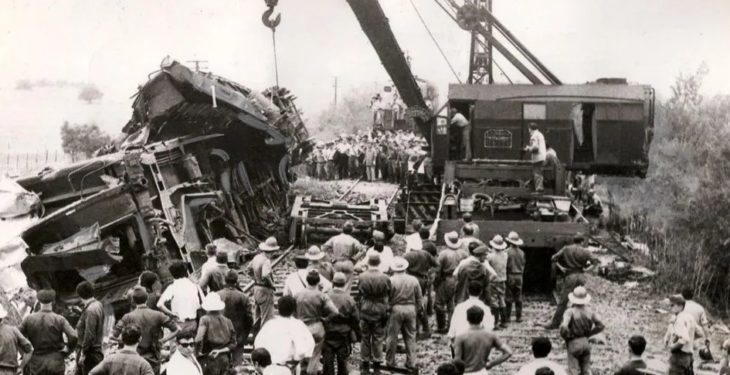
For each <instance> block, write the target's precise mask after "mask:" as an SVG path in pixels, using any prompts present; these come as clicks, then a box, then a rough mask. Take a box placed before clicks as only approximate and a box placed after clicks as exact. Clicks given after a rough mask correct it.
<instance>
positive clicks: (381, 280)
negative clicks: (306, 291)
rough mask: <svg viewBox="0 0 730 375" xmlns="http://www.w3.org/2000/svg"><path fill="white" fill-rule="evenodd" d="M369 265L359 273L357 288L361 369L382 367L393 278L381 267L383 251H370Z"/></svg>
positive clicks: (366, 370)
mask: <svg viewBox="0 0 730 375" xmlns="http://www.w3.org/2000/svg"><path fill="white" fill-rule="evenodd" d="M367 261H368V268H367V270H366V271H365V272H363V273H361V274H360V283H359V284H358V291H359V295H360V330H361V332H362V344H361V345H360V353H361V354H362V368H361V372H363V373H367V372H369V371H370V364H371V363H372V364H373V370H374V371H376V372H379V371H380V364H381V362H382V360H383V351H382V350H383V338H384V337H385V326H386V323H387V321H388V310H389V307H390V306H389V304H388V297H389V296H390V290H391V284H390V279H389V278H388V276H386V275H385V274H384V273H383V272H382V271H381V270H380V254H379V253H377V252H375V253H372V254H369V255H367Z"/></svg>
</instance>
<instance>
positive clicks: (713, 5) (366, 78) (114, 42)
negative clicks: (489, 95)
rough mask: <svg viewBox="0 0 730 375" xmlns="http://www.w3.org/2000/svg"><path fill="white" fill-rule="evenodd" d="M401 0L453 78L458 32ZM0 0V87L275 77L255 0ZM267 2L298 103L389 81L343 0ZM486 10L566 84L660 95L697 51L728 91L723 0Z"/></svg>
mask: <svg viewBox="0 0 730 375" xmlns="http://www.w3.org/2000/svg"><path fill="white" fill-rule="evenodd" d="M413 1H414V2H415V4H416V6H417V7H418V8H419V10H420V11H421V13H422V14H423V16H424V18H425V19H426V22H427V23H428V25H429V27H430V28H431V29H432V31H433V32H434V33H435V35H436V38H437V39H438V41H439V42H440V43H441V45H442V47H443V48H444V50H445V51H446V53H447V54H448V55H449V56H450V59H451V61H452V63H453V64H454V65H455V66H456V69H457V71H458V72H459V73H460V75H461V78H462V79H463V78H464V77H465V75H466V70H467V66H468V65H467V64H468V61H467V57H468V41H469V39H468V34H467V33H466V32H465V31H463V30H461V29H459V28H458V26H457V25H456V24H454V23H453V21H451V20H450V19H449V18H447V17H446V15H445V14H443V12H442V11H441V10H440V9H439V8H438V7H437V6H436V5H435V3H434V2H433V1H432V0H413ZM0 3H2V12H1V13H0V70H1V71H2V76H0V87H3V88H8V87H12V86H13V85H14V83H15V82H16V81H17V80H19V79H23V78H29V79H40V78H48V79H54V80H55V79H65V80H69V81H91V82H94V83H96V84H98V85H99V86H101V87H102V89H103V90H104V91H105V93H106V96H105V100H114V101H118V102H119V103H128V104H125V105H129V104H131V103H129V101H128V99H127V98H128V97H129V96H130V95H132V94H133V93H134V92H135V89H136V87H137V85H138V84H141V83H143V82H144V81H146V79H147V74H148V73H150V72H152V71H154V70H156V69H157V68H158V66H159V63H160V61H161V60H162V59H163V57H165V56H166V55H170V56H172V57H173V58H174V59H177V60H179V61H183V62H184V61H187V60H192V59H204V60H208V61H209V64H208V67H209V69H210V70H212V71H213V72H214V73H216V74H219V75H222V76H225V77H228V78H231V79H234V80H236V81H238V82H240V83H242V84H244V85H246V86H249V87H251V88H256V89H263V88H265V87H267V86H269V85H271V84H272V83H273V82H274V72H273V65H272V62H273V54H272V45H271V33H270V30H269V29H267V28H265V27H264V26H263V25H262V23H261V13H262V12H263V11H264V10H265V9H266V8H265V5H264V1H263V0H213V1H192V0H157V1H149V0H130V1H122V0H117V1H113V0H83V1H82V0H77V1H71V0H64V1H52V0H33V1H26V0H19V1H14V0H0ZM381 4H382V5H383V7H384V9H385V12H386V14H387V15H388V16H389V18H390V22H391V26H392V27H393V29H394V31H395V34H396V37H397V38H398V40H399V42H400V45H401V47H402V48H403V49H404V50H405V51H407V53H408V54H409V55H410V56H411V57H412V59H413V70H414V72H415V73H416V74H417V75H419V76H421V77H424V78H427V79H431V80H433V81H435V82H437V83H438V85H439V86H440V87H441V88H442V93H441V94H442V97H443V96H445V92H444V91H445V90H446V85H447V84H448V83H449V82H453V81H454V80H455V78H454V77H453V75H452V74H451V72H450V71H449V69H448V67H447V65H446V64H445V62H444V61H443V59H442V58H441V57H440V55H438V51H437V50H436V47H435V46H434V44H433V43H432V41H431V40H430V39H429V38H428V35H427V33H426V31H425V29H424V27H423V25H422V24H421V23H420V21H419V20H418V18H417V17H416V14H415V12H414V10H413V8H412V7H411V4H410V2H409V1H408V0H381ZM277 10H278V11H280V12H281V14H282V22H281V25H280V26H279V28H278V29H277V34H276V36H277V43H278V55H279V70H280V72H279V75H280V81H281V84H282V85H283V86H286V87H289V88H291V89H292V91H294V92H295V93H296V94H297V95H298V97H299V104H300V107H302V108H303V109H304V111H305V112H307V113H308V114H310V115H312V114H314V113H316V112H318V111H320V110H321V109H323V108H325V107H326V106H327V105H329V103H330V102H331V101H332V96H333V88H332V83H333V79H334V77H335V76H338V77H339V82H340V89H341V90H343V91H344V90H347V88H351V87H356V86H361V85H369V84H373V85H374V82H375V81H384V80H387V75H386V74H385V71H384V70H383V68H382V66H381V64H380V62H379V60H378V59H377V56H376V54H375V52H374V51H373V49H372V47H371V45H370V43H369V41H368V40H367V38H366V37H365V35H364V34H363V33H362V31H361V30H360V26H359V24H358V23H357V20H356V19H355V17H354V15H353V13H352V11H351V10H350V8H349V6H348V5H347V3H346V1H345V0H281V1H280V2H279V6H278V7H277ZM494 11H495V14H496V15H497V17H498V18H500V19H501V21H502V22H503V23H504V24H506V25H507V26H508V27H509V28H510V29H511V30H512V32H513V33H514V34H515V35H516V36H517V37H518V38H520V39H521V40H522V42H523V43H524V44H526V45H527V46H528V48H530V49H531V50H532V51H533V52H534V54H535V55H537V56H538V57H539V58H540V59H541V60H542V61H543V63H544V64H545V65H547V66H548V67H549V68H550V69H551V70H552V71H553V72H554V73H555V74H556V75H557V76H558V77H559V78H560V79H561V80H562V81H563V82H565V83H582V82H586V81H590V80H594V79H595V78H598V77H626V78H628V79H629V80H630V81H632V82H639V83H646V84H651V85H653V86H654V87H655V88H657V90H658V91H659V93H660V95H662V94H664V95H666V94H667V93H668V92H669V86H670V85H671V83H672V82H673V80H674V78H675V77H676V76H677V74H678V73H680V72H691V71H694V70H696V68H697V67H698V66H699V65H700V63H701V62H702V61H705V62H706V63H707V65H708V67H709V69H710V74H709V76H708V78H707V80H706V85H705V89H706V90H705V92H706V93H708V94H715V93H728V92H730V1H728V0H699V1H687V0H631V1H626V0H625V1H616V0H590V1H586V0H552V1H548V2H546V1H544V0H494ZM499 61H501V62H502V65H506V63H505V62H504V59H502V60H499ZM510 76H511V77H512V78H519V80H522V81H524V79H522V78H521V77H519V76H518V75H517V74H510ZM0 105H2V104H1V103H0ZM120 126H121V125H120Z"/></svg>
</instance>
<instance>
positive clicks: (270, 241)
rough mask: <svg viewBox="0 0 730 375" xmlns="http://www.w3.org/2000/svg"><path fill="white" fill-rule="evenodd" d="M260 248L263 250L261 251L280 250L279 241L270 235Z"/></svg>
mask: <svg viewBox="0 0 730 375" xmlns="http://www.w3.org/2000/svg"><path fill="white" fill-rule="evenodd" d="M259 250H261V251H276V250H279V243H278V242H276V237H269V238H267V239H266V241H264V242H262V243H260V244H259Z"/></svg>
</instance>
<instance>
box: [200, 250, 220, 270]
mask: <svg viewBox="0 0 730 375" xmlns="http://www.w3.org/2000/svg"><path fill="white" fill-rule="evenodd" d="M216 254H218V247H217V246H215V244H212V243H209V244H207V245H205V255H207V256H208V259H207V260H206V261H205V263H203V265H202V266H200V274H201V275H203V274H205V273H206V272H208V271H209V270H211V269H213V268H216V267H218V262H217V261H216Z"/></svg>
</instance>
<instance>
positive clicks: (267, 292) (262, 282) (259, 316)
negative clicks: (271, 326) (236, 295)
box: [249, 237, 279, 329]
mask: <svg viewBox="0 0 730 375" xmlns="http://www.w3.org/2000/svg"><path fill="white" fill-rule="evenodd" d="M258 249H259V253H258V254H256V256H255V257H254V258H253V259H252V260H251V264H250V266H249V270H250V272H251V274H253V282H254V284H253V285H254V286H253V301H254V303H255V304H256V320H257V321H258V327H259V329H260V328H261V327H263V326H264V323H266V321H268V320H269V319H271V318H273V317H274V291H275V290H276V287H275V286H274V278H273V274H272V271H271V256H272V254H273V253H274V252H275V251H277V250H279V244H278V243H277V242H276V238H275V237H269V238H267V239H266V241H264V242H262V243H260V244H259V248H258Z"/></svg>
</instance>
